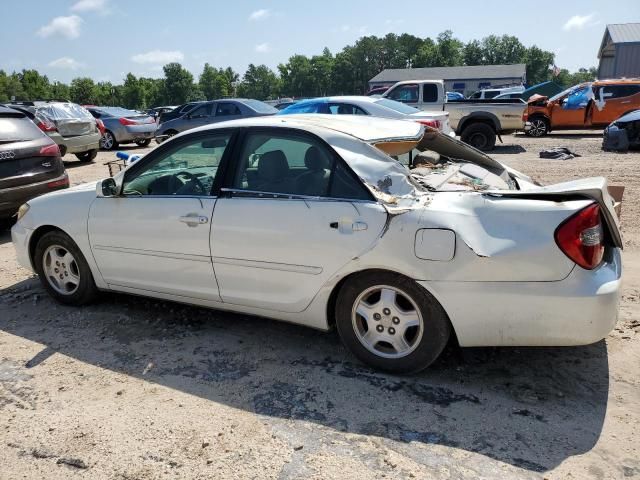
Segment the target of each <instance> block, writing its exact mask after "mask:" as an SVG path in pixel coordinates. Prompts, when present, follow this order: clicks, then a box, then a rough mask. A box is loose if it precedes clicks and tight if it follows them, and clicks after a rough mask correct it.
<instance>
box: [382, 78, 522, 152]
mask: <svg viewBox="0 0 640 480" xmlns="http://www.w3.org/2000/svg"><path fill="white" fill-rule="evenodd" d="M383 97H385V98H389V99H391V100H396V101H398V102H402V103H406V104H407V105H411V106H412V107H416V108H419V109H420V110H431V111H434V110H444V111H447V112H449V123H450V124H451V128H452V129H453V130H454V131H455V132H456V135H459V136H460V139H461V140H462V141H463V142H465V143H468V144H469V145H472V146H474V147H476V148H478V149H479V150H484V151H488V150H493V148H494V147H495V144H496V137H498V138H500V135H501V134H507V133H512V132H515V131H516V130H523V128H524V123H523V120H522V115H523V113H524V110H525V108H526V104H523V103H522V101H521V100H519V99H506V100H491V99H490V100H456V101H451V102H447V95H446V93H445V90H444V82H443V81H442V80H407V81H404V82H398V83H396V84H395V85H393V86H392V87H390V88H389V90H387V91H386V92H385V93H384V95H383ZM500 141H502V139H501V138H500Z"/></svg>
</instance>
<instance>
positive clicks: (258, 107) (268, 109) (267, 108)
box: [242, 100, 278, 113]
mask: <svg viewBox="0 0 640 480" xmlns="http://www.w3.org/2000/svg"><path fill="white" fill-rule="evenodd" d="M242 103H244V104H245V105H247V106H248V107H250V108H253V109H254V110H255V111H256V112H258V113H278V110H277V109H275V108H273V107H272V106H271V105H267V104H266V103H264V102H261V101H260V100H243V101H242Z"/></svg>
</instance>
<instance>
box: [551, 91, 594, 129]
mask: <svg viewBox="0 0 640 480" xmlns="http://www.w3.org/2000/svg"><path fill="white" fill-rule="evenodd" d="M590 93H591V87H590V86H587V85H584V86H582V87H580V88H576V89H574V90H572V91H571V92H570V93H569V94H568V95H566V96H565V97H563V98H561V99H559V101H557V102H555V103H554V104H553V106H552V111H551V128H552V129H554V128H555V129H563V128H582V127H584V126H585V121H586V113H587V107H588V106H589V101H590Z"/></svg>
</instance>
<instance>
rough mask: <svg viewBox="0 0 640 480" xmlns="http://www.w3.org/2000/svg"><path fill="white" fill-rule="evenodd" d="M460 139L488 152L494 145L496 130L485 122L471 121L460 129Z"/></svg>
mask: <svg viewBox="0 0 640 480" xmlns="http://www.w3.org/2000/svg"><path fill="white" fill-rule="evenodd" d="M460 140H462V141H463V142H464V143H468V144H469V145H471V146H472V147H475V148H477V149H478V150H482V151H483V152H488V151H490V150H493V149H494V148H495V146H496V132H495V130H494V129H493V128H492V127H490V126H489V125H487V124H486V123H472V124H471V125H469V126H468V127H466V128H465V129H464V130H463V131H462V135H460Z"/></svg>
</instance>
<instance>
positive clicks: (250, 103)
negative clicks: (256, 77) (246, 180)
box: [156, 98, 278, 143]
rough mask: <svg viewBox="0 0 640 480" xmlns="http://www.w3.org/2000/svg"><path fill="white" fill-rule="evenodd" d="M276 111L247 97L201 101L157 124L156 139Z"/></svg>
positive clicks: (160, 140)
mask: <svg viewBox="0 0 640 480" xmlns="http://www.w3.org/2000/svg"><path fill="white" fill-rule="evenodd" d="M276 113H278V109H276V108H274V107H272V106H271V105H267V104H266V103H264V102H261V101H259V100H252V99H248V98H225V99H224V100H214V101H211V102H201V103H200V104H198V106H197V107H196V108H194V109H192V110H189V113H186V114H184V115H182V116H181V117H178V118H174V119H173V120H169V121H168V122H162V123H161V124H160V125H158V130H157V131H156V141H157V142H158V143H161V142H162V141H163V140H165V139H167V138H170V137H172V136H174V135H177V134H178V133H180V132H184V131H185V130H190V129H192V128H196V127H201V126H203V125H208V124H210V123H217V122H225V121H228V120H236V119H239V118H249V117H261V116H264V115H274V114H276Z"/></svg>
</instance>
